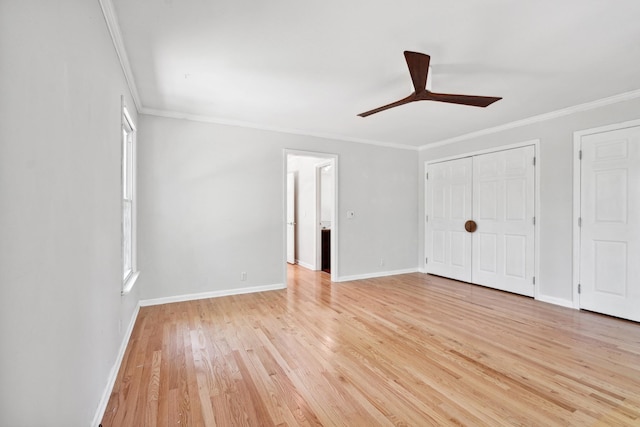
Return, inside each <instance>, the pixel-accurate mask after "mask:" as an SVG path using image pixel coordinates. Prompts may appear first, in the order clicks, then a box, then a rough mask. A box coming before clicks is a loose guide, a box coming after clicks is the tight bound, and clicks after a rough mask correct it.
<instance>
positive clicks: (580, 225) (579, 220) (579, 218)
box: [578, 217, 582, 227]
mask: <svg viewBox="0 0 640 427" xmlns="http://www.w3.org/2000/svg"><path fill="white" fill-rule="evenodd" d="M578 227H582V217H578Z"/></svg>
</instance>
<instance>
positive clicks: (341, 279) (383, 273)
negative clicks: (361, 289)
mask: <svg viewBox="0 0 640 427" xmlns="http://www.w3.org/2000/svg"><path fill="white" fill-rule="evenodd" d="M417 271H418V269H417V268H408V269H406V270H393V271H378V272H375V273H367V274H355V275H352V276H339V277H338V280H337V281H338V282H349V281H351V280H363V279H373V278H376V277H386V276H396V275H398V274H408V273H416V272H417Z"/></svg>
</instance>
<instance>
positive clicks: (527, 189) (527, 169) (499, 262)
mask: <svg viewBox="0 0 640 427" xmlns="http://www.w3.org/2000/svg"><path fill="white" fill-rule="evenodd" d="M534 155H535V149H534V147H533V146H527V147H522V148H516V149H511V150H504V151H499V152H495V153H490V154H482V155H478V156H475V157H474V164H473V176H474V179H473V185H474V188H473V213H474V220H475V221H476V223H477V224H478V229H477V231H476V232H475V233H474V234H473V255H472V258H473V267H472V277H473V283H477V284H480V285H484V286H489V287H492V288H496V289H501V290H504V291H509V292H514V293H517V294H521V295H528V296H533V295H534V284H533V273H534V260H535V258H534V256H535V255H534V242H535V240H534V215H535V206H534V200H535V197H534V189H535V175H534V173H535V171H534V169H535V167H534Z"/></svg>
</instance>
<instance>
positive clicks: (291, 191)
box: [287, 172, 296, 264]
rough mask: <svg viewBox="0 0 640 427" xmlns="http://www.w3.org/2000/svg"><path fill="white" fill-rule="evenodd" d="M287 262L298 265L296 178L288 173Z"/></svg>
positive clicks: (293, 174) (291, 173)
mask: <svg viewBox="0 0 640 427" xmlns="http://www.w3.org/2000/svg"><path fill="white" fill-rule="evenodd" d="M287 262H288V263H289V264H295V263H296V176H295V173H294V172H288V173H287Z"/></svg>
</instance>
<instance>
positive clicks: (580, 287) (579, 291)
mask: <svg viewBox="0 0 640 427" xmlns="http://www.w3.org/2000/svg"><path fill="white" fill-rule="evenodd" d="M581 292H582V285H580V283H578V293H581Z"/></svg>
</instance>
